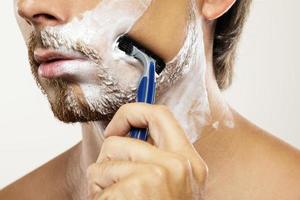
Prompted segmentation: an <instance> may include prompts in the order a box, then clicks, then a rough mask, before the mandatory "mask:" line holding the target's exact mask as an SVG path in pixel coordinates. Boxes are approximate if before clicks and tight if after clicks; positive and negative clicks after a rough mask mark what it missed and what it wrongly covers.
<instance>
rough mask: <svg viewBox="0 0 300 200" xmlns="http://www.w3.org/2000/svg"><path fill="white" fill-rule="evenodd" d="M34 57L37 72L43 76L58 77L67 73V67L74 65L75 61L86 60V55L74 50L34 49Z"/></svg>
mask: <svg viewBox="0 0 300 200" xmlns="http://www.w3.org/2000/svg"><path fill="white" fill-rule="evenodd" d="M34 59H35V61H36V62H37V63H38V64H39V68H38V74H39V76H41V77H43V78H48V79H52V78H59V77H63V76H64V75H67V72H68V70H66V67H67V66H68V68H70V67H72V66H76V63H77V64H79V63H80V62H83V61H86V60H87V57H85V56H83V55H82V54H80V53H76V52H69V53H66V52H58V51H54V50H48V49H36V50H35V51H34Z"/></svg>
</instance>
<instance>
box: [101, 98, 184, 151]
mask: <svg viewBox="0 0 300 200" xmlns="http://www.w3.org/2000/svg"><path fill="white" fill-rule="evenodd" d="M132 127H136V128H146V127H148V128H149V132H150V135H151V138H152V139H153V141H154V144H155V146H157V147H159V148H161V149H164V150H168V151H175V150H178V148H179V147H185V146H187V145H190V143H189V141H188V139H187V137H186V136H185V134H184V131H183V129H182V128H181V127H180V125H179V124H178V122H177V121H176V119H175V117H174V116H173V115H172V113H171V112H170V111H169V110H168V108H167V107H165V106H158V105H150V104H143V103H132V104H126V105H124V106H122V107H121V108H120V109H119V111H118V112H117V113H116V114H115V116H114V117H113V119H112V120H111V122H110V124H109V125H108V126H107V128H106V130H105V135H106V137H109V136H125V135H127V134H128V132H129V131H130V130H131V128H132Z"/></svg>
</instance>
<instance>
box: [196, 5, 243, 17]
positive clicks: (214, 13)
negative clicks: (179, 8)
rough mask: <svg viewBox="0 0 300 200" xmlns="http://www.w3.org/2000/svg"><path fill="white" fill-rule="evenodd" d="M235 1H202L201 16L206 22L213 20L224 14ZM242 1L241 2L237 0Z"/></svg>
mask: <svg viewBox="0 0 300 200" xmlns="http://www.w3.org/2000/svg"><path fill="white" fill-rule="evenodd" d="M235 1H236V0H203V2H202V15H203V16H204V17H205V18H206V19H207V20H214V19H217V18H218V17H220V16H222V15H223V14H224V13H226V12H227V11H228V10H229V9H230V8H231V7H232V5H233V4H234V3H235ZM239 1H243V0H239Z"/></svg>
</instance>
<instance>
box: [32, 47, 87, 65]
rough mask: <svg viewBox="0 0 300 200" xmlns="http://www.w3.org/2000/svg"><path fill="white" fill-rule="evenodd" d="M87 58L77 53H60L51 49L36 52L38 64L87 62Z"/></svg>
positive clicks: (35, 58) (35, 56) (39, 49)
mask: <svg viewBox="0 0 300 200" xmlns="http://www.w3.org/2000/svg"><path fill="white" fill-rule="evenodd" d="M86 59H87V57H86V56H84V55H82V54H80V53H77V52H59V51H56V50H50V49H41V48H38V49H36V50H35V51H34V60H35V61H36V62H37V63H38V64H43V63H50V62H55V61H60V60H86Z"/></svg>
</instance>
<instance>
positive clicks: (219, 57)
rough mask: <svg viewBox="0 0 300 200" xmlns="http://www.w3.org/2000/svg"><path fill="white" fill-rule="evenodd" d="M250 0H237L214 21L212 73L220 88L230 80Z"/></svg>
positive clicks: (224, 86)
mask: <svg viewBox="0 0 300 200" xmlns="http://www.w3.org/2000/svg"><path fill="white" fill-rule="evenodd" d="M251 2H252V0H237V1H236V2H235V4H234V5H233V6H232V7H231V8H230V9H229V10H228V11H227V12H226V13H225V14H224V15H223V16H221V17H220V18H219V19H217V21H216V26H215V33H214V47H213V62H214V73H215V76H216V79H217V83H218V86H219V88H220V89H226V88H227V87H228V86H230V84H231V82H232V75H233V65H234V61H235V55H236V49H237V44H238V42H239V39H240V36H241V33H242V30H243V27H244V24H245V21H246V18H247V16H248V13H249V10H250V4H251Z"/></svg>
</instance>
